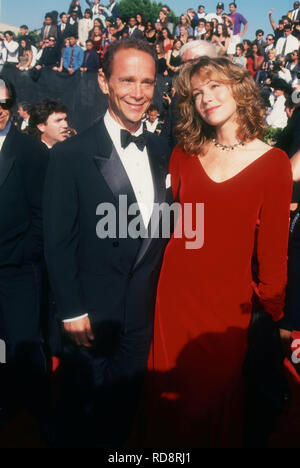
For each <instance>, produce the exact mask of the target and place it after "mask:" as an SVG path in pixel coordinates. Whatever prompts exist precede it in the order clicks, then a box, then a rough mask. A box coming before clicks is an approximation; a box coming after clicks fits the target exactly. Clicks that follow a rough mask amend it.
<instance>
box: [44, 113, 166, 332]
mask: <svg viewBox="0 0 300 468" xmlns="http://www.w3.org/2000/svg"><path fill="white" fill-rule="evenodd" d="M147 149H148V155H149V161H150V167H151V171H152V176H153V182H154V188H155V201H156V202H157V203H163V202H168V201H170V202H171V200H172V196H171V189H168V190H167V189H166V184H165V180H166V175H167V172H168V159H169V147H168V144H167V143H166V142H165V140H164V139H163V138H161V137H158V136H157V135H153V134H150V133H149V134H148V143H147ZM119 195H127V197H128V205H130V204H131V203H135V202H136V198H135V194H134V191H133V189H132V186H131V184H130V181H129V179H128V176H127V173H126V171H125V169H124V167H123V165H122V162H121V160H120V158H119V156H118V154H117V152H116V150H115V148H114V146H113V143H112V141H111V139H110V137H109V135H108V132H107V130H106V127H105V124H104V121H103V119H102V120H100V121H99V122H98V123H96V124H95V125H94V126H93V127H91V128H90V129H88V130H86V131H85V132H84V133H82V134H81V135H78V136H76V137H74V138H71V139H70V140H68V141H66V142H64V143H61V144H58V145H56V146H55V147H54V149H53V150H52V154H51V157H50V164H49V168H48V173H47V177H46V183H45V194H44V221H45V224H44V235H45V255H46V261H47V265H48V271H49V276H50V281H51V283H52V287H53V291H54V295H55V300H56V303H57V308H58V313H59V316H60V318H62V319H68V318H73V317H77V316H80V315H82V314H85V313H88V314H89V317H90V318H91V320H92V323H93V322H94V323H96V324H101V323H107V322H109V323H115V324H117V325H118V326H120V327H121V329H122V330H136V329H140V328H142V327H149V326H151V325H152V319H153V312H154V304H155V295H156V286H157V281H158V276H159V271H160V266H161V262H162V256H163V252H164V248H165V245H166V243H167V241H168V240H167V239H161V238H156V239H151V238H148V239H140V238H138V239H132V238H125V239H124V238H120V237H119V236H118V227H117V236H116V238H113V239H110V238H106V239H99V238H98V237H97V234H96V226H97V223H98V222H99V220H100V219H101V216H99V215H97V207H98V205H99V204H100V203H110V204H112V205H113V206H114V207H115V208H116V212H117V213H118V208H119Z"/></svg>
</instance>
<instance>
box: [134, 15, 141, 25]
mask: <svg viewBox="0 0 300 468" xmlns="http://www.w3.org/2000/svg"><path fill="white" fill-rule="evenodd" d="M135 18H136V20H137V22H138V23H139V24H141V22H142V17H141V15H136V17H135Z"/></svg>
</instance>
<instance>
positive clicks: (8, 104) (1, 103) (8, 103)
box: [0, 98, 14, 110]
mask: <svg viewBox="0 0 300 468" xmlns="http://www.w3.org/2000/svg"><path fill="white" fill-rule="evenodd" d="M13 104H14V101H13V99H11V98H9V99H5V100H4V99H0V107H2V109H4V110H9V109H11V108H12V106H13Z"/></svg>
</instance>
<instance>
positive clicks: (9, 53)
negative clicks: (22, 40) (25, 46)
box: [4, 31, 19, 64]
mask: <svg viewBox="0 0 300 468" xmlns="http://www.w3.org/2000/svg"><path fill="white" fill-rule="evenodd" d="M4 37H5V40H4V46H5V48H6V63H14V64H17V63H18V62H19V44H18V42H17V41H15V40H14V33H13V32H12V31H6V32H5V33H4Z"/></svg>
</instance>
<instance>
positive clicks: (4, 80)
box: [0, 75, 17, 106]
mask: <svg viewBox="0 0 300 468" xmlns="http://www.w3.org/2000/svg"><path fill="white" fill-rule="evenodd" d="M2 83H4V86H5V88H6V89H7V92H8V97H9V99H11V100H12V106H13V105H14V104H15V102H16V96H17V95H16V90H15V87H14V85H13V84H12V83H11V82H10V81H9V80H8V79H7V78H6V77H5V76H3V75H0V87H1V86H2Z"/></svg>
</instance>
